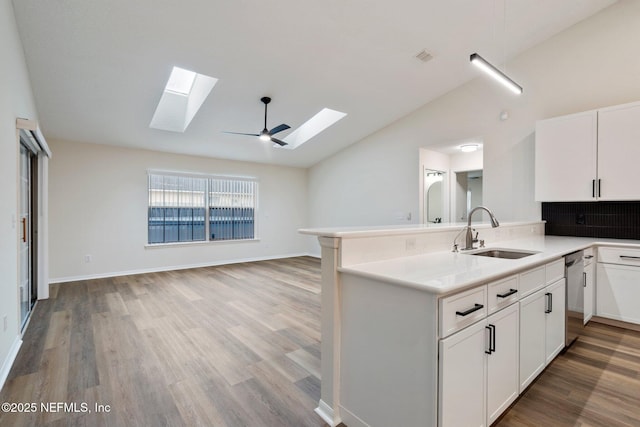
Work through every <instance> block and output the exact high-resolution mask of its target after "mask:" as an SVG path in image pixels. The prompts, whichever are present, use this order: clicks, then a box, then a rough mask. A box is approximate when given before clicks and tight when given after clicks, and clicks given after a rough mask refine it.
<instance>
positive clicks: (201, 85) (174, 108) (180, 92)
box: [149, 67, 218, 132]
mask: <svg viewBox="0 0 640 427" xmlns="http://www.w3.org/2000/svg"><path fill="white" fill-rule="evenodd" d="M217 82H218V79H216V78H214V77H209V76H206V75H204V74H198V73H196V72H194V71H190V70H185V69H184V68H179V67H173V70H171V75H170V76H169V80H168V81H167V85H166V86H165V88H164V91H163V92H162V97H161V98H160V102H158V106H157V107H156V111H155V113H154V114H153V118H152V119H151V123H150V124H149V127H151V128H154V129H160V130H168V131H172V132H184V131H185V130H186V129H187V126H189V123H191V120H193V118H194V116H195V115H196V113H197V112H198V110H199V109H200V107H201V106H202V104H203V103H204V100H205V99H206V98H207V96H209V93H210V92H211V90H212V89H213V87H214V86H215V85H216V83H217Z"/></svg>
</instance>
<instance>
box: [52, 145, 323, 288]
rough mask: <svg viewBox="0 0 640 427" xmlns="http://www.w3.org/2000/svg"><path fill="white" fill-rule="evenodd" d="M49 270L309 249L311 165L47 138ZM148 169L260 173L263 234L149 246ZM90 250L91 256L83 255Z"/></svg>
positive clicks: (118, 269)
mask: <svg viewBox="0 0 640 427" xmlns="http://www.w3.org/2000/svg"><path fill="white" fill-rule="evenodd" d="M49 145H50V146H51V149H52V150H53V152H54V156H53V158H52V159H51V161H50V164H49V180H50V184H49V227H50V235H49V239H50V245H49V247H50V275H51V279H52V280H53V281H64V280H73V279H78V278H84V277H99V276H109V275H117V274H121V273H127V272H140V271H153V270H161V269H171V268H174V267H185V266H199V265H214V264H220V263H224V262H229V261H236V260H250V259H262V258H275V257H280V256H287V255H299V254H303V253H306V252H307V248H308V246H309V244H308V242H309V240H310V239H311V237H309V236H302V235H300V234H298V233H297V229H299V228H303V227H305V226H306V225H307V223H306V221H307V172H306V170H305V169H299V168H288V167H282V166H268V165H260V164H255V163H247V162H236V161H227V160H218V159H212V158H200V157H193V156H181V155H174V154H168V153H160V152H153V151H144V150H134V149H128V148H120V147H112V146H104V145H97V144H83V143H73V142H62V141H49ZM147 169H161V170H174V171H182V172H197V173H211V174H224V175H241V176H254V177H257V178H258V180H259V212H258V215H259V217H258V220H259V238H260V240H259V241H245V242H239V243H238V242H236V243H232V242H216V243H210V244H195V245H187V246H168V247H155V248H148V247H145V244H146V243H147V222H146V221H147V200H148V196H147ZM85 255H91V257H92V261H91V262H90V263H86V262H84V256H85Z"/></svg>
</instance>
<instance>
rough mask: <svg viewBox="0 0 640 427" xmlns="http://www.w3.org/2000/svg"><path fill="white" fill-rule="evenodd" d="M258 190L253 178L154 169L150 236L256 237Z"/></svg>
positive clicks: (159, 239)
mask: <svg viewBox="0 0 640 427" xmlns="http://www.w3.org/2000/svg"><path fill="white" fill-rule="evenodd" d="M257 193H258V182H257V181H256V180H255V179H251V178H231V177H214V176H211V177H209V176H188V175H175V174H165V173H149V212H148V215H149V216H148V228H149V240H148V241H149V243H150V244H157V243H173V242H194V241H205V240H210V241H218V240H247V239H255V235H256V232H255V223H256V221H255V210H256V204H257ZM207 236H208V237H207Z"/></svg>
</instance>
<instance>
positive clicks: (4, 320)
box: [2, 314, 9, 332]
mask: <svg viewBox="0 0 640 427" xmlns="http://www.w3.org/2000/svg"><path fill="white" fill-rule="evenodd" d="M2 324H3V327H2V330H3V331H4V332H7V328H8V327H9V319H7V315H6V314H5V315H4V317H3V318H2Z"/></svg>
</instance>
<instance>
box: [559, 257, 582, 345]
mask: <svg viewBox="0 0 640 427" xmlns="http://www.w3.org/2000/svg"><path fill="white" fill-rule="evenodd" d="M583 255H584V251H577V252H572V253H570V254H568V255H566V256H565V257H564V272H565V275H564V276H565V277H566V279H567V310H566V313H567V318H566V322H565V325H566V328H567V331H566V335H565V345H566V346H567V347H569V346H570V345H571V344H572V343H573V342H574V341H575V340H576V339H577V338H578V337H579V336H580V335H581V334H582V330H583V329H584V285H585V282H584V275H583V273H584V262H583Z"/></svg>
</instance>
